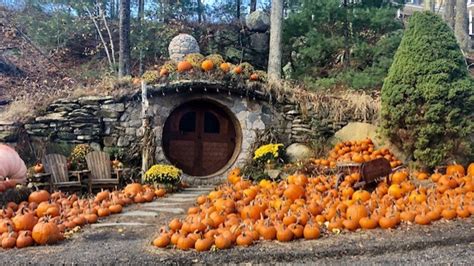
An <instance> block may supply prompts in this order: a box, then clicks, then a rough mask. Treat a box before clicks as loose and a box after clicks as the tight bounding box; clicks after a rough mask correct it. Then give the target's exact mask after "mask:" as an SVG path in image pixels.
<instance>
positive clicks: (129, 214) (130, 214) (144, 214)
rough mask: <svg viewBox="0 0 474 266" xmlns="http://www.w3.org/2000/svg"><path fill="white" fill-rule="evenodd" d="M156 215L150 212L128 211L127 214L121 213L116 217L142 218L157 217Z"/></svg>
mask: <svg viewBox="0 0 474 266" xmlns="http://www.w3.org/2000/svg"><path fill="white" fill-rule="evenodd" d="M157 215H158V213H156V212H152V211H141V210H139V211H138V210H137V211H128V212H123V213H120V214H118V215H117V216H125V217H136V216H142V217H155V216H157Z"/></svg>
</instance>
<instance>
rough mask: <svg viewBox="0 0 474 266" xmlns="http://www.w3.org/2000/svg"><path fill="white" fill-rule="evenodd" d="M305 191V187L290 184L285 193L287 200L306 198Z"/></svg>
mask: <svg viewBox="0 0 474 266" xmlns="http://www.w3.org/2000/svg"><path fill="white" fill-rule="evenodd" d="M304 193H305V190H304V188H303V186H300V185H295V184H290V185H288V188H287V189H285V192H284V193H283V194H284V195H285V197H286V198H288V199H290V200H296V199H299V198H301V197H303V196H304Z"/></svg>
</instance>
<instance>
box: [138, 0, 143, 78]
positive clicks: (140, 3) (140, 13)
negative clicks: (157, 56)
mask: <svg viewBox="0 0 474 266" xmlns="http://www.w3.org/2000/svg"><path fill="white" fill-rule="evenodd" d="M144 18H145V0H138V30H139V31H140V46H139V47H140V55H139V58H138V60H139V65H138V74H139V75H140V76H141V75H142V74H143V26H142V23H143V20H144Z"/></svg>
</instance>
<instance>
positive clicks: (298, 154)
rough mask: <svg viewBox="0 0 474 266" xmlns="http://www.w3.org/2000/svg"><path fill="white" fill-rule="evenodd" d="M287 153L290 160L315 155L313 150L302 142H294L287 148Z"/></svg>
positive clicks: (298, 159)
mask: <svg viewBox="0 0 474 266" xmlns="http://www.w3.org/2000/svg"><path fill="white" fill-rule="evenodd" d="M286 155H287V157H288V159H289V161H290V162H292V163H294V162H297V161H303V160H306V159H309V158H311V157H312V156H313V155H314V152H313V150H312V149H311V148H310V147H308V146H306V145H304V144H301V143H293V144H291V145H290V146H288V148H286Z"/></svg>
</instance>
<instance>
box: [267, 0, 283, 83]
mask: <svg viewBox="0 0 474 266" xmlns="http://www.w3.org/2000/svg"><path fill="white" fill-rule="evenodd" d="M282 23H283V0H272V9H271V17H270V54H269V58H268V79H269V81H270V82H271V83H272V82H276V81H278V80H280V79H281V53H282V50H281V49H282V44H281V35H282Z"/></svg>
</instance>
